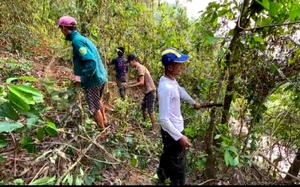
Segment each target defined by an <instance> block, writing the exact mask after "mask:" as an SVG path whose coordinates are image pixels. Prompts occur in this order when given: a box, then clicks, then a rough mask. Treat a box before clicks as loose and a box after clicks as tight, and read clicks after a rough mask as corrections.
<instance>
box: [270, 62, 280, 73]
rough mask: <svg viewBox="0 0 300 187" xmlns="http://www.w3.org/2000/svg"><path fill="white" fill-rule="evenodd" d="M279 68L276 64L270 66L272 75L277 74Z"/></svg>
mask: <svg viewBox="0 0 300 187" xmlns="http://www.w3.org/2000/svg"><path fill="white" fill-rule="evenodd" d="M277 69H278V68H277V67H276V66H275V65H274V64H271V65H270V71H271V72H272V73H275V72H277Z"/></svg>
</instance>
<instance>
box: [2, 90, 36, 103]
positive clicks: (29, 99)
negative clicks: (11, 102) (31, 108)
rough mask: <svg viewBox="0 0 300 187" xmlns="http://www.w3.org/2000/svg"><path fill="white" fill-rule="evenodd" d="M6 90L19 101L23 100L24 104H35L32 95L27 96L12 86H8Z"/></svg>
mask: <svg viewBox="0 0 300 187" xmlns="http://www.w3.org/2000/svg"><path fill="white" fill-rule="evenodd" d="M7 88H8V89H9V91H10V92H12V93H14V94H15V95H16V96H17V97H19V100H23V101H24V102H25V103H26V104H29V105H33V104H35V103H34V100H33V98H32V95H28V94H26V93H24V92H22V91H20V90H18V89H17V88H16V86H14V85H11V86H8V87H7Z"/></svg>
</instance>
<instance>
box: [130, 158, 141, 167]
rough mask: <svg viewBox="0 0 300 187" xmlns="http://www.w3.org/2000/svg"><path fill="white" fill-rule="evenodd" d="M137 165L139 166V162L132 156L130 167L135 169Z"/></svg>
mask: <svg viewBox="0 0 300 187" xmlns="http://www.w3.org/2000/svg"><path fill="white" fill-rule="evenodd" d="M138 164H139V161H138V159H137V156H136V155H134V156H133V158H132V159H131V160H130V165H131V166H132V167H137V166H138Z"/></svg>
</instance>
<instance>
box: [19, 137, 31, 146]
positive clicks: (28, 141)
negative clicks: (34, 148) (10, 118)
mask: <svg viewBox="0 0 300 187" xmlns="http://www.w3.org/2000/svg"><path fill="white" fill-rule="evenodd" d="M32 142H33V140H32V138H31V136H24V137H23V138H22V140H21V147H22V148H25V147H26V146H27V145H29V144H31V143H32Z"/></svg>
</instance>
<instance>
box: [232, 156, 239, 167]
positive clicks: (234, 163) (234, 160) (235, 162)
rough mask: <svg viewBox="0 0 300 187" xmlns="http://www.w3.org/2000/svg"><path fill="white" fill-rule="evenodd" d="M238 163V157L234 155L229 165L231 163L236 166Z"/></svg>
mask: <svg viewBox="0 0 300 187" xmlns="http://www.w3.org/2000/svg"><path fill="white" fill-rule="evenodd" d="M239 163H240V161H239V157H238V156H236V157H235V158H234V159H232V160H231V163H230V165H231V166H237V165H239Z"/></svg>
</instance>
